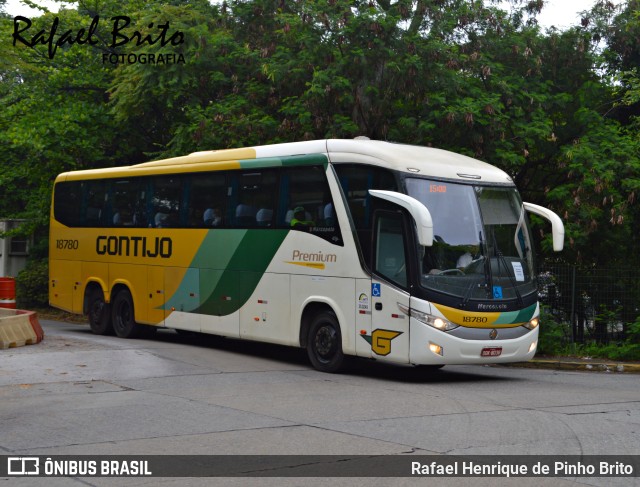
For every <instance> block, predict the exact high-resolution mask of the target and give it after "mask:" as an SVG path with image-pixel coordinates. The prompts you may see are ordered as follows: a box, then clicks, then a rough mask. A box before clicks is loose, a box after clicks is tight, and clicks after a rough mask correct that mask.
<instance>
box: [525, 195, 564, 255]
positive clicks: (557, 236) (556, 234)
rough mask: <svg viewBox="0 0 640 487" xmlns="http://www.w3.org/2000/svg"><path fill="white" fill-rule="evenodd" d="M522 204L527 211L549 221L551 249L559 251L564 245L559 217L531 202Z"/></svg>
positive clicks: (562, 229)
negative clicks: (551, 238)
mask: <svg viewBox="0 0 640 487" xmlns="http://www.w3.org/2000/svg"><path fill="white" fill-rule="evenodd" d="M523 205H524V209H525V210H527V211H528V212H529V213H534V214H536V215H538V216H541V217H542V218H544V219H545V220H549V221H550V222H551V234H552V236H553V250H554V251H556V252H560V251H561V250H562V248H563V247H564V224H563V223H562V220H561V219H560V217H559V216H558V215H556V214H555V213H554V212H553V211H551V210H549V209H547V208H545V207H544V206H538V205H534V204H533V203H523Z"/></svg>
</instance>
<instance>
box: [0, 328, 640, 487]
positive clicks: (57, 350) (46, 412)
mask: <svg viewBox="0 0 640 487" xmlns="http://www.w3.org/2000/svg"><path fill="white" fill-rule="evenodd" d="M41 324H42V326H43V329H44V330H45V340H44V341H43V342H42V343H40V344H38V345H32V346H26V347H20V348H15V349H8V350H0V453H1V454H3V455H143V454H144V455H168V454H181V455H214V454H224V455H231V454H237V455H267V454H268V455H275V454H278V455H280V454H281V455H297V454H307V455H324V454H327V455H328V454H332V455H353V454H367V455H391V454H407V453H414V454H421V455H431V454H449V455H451V454H456V455H507V454H509V455H604V454H606V455H637V454H638V452H640V392H639V387H638V386H639V384H640V382H639V381H640V378H639V376H638V375H634V374H607V373H600V372H595V373H594V372H592V373H585V372H570V371H553V370H539V369H522V368H509V367H497V366H447V367H445V368H444V369H442V370H441V371H436V372H430V371H425V370H422V369H414V368H408V367H394V366H388V365H380V364H376V363H373V362H366V361H354V362H353V363H351V364H350V367H349V369H348V370H347V372H346V373H343V374H340V375H330V374H323V373H320V372H317V371H315V370H314V369H312V368H311V366H310V365H309V363H308V362H307V358H306V355H305V354H304V352H303V351H300V350H296V349H291V348H285V347H279V346H274V345H266V344H259V343H249V342H242V341H237V340H226V339H219V338H215V337H206V336H200V337H198V338H192V337H184V336H180V335H177V334H176V333H174V332H172V331H169V330H162V331H160V332H158V333H157V334H156V335H155V336H154V337H152V338H150V339H140V340H123V339H118V338H115V337H98V336H94V335H92V334H91V333H90V331H89V328H88V326H86V325H74V324H68V323H57V322H53V321H44V320H41ZM634 480H635V481H636V482H635V485H640V484H638V482H637V480H638V479H637V478H636V479H628V478H627V479H621V478H579V479H574V478H571V477H569V478H567V479H559V478H550V479H541V478H525V479H523V478H521V479H511V480H509V479H495V478H476V479H460V478H457V479H429V480H427V479H421V480H419V479H411V478H398V479H389V478H386V479H375V478H363V479H356V478H348V479H339V480H336V481H332V482H331V484H332V485H333V484H340V485H418V484H421V485H424V484H425V482H428V483H429V485H474V486H484V485H532V486H533V485H536V486H538V485H549V486H552V485H553V486H557V485H561V486H562V485H602V486H610V485H614V486H617V485H620V486H628V485H634ZM327 482H328V479H299V478H298V479H296V478H293V479H291V478H289V479H278V478H275V479H273V478H272V479H266V478H241V479H220V478H213V479H211V478H209V479H197V478H191V479H184V478H182V479H175V478H174V479H171V478H164V479H158V478H152V479H150V478H137V479H114V478H91V479H80V478H78V479H72V478H55V479H15V478H11V479H5V480H4V481H3V480H2V479H0V485H47V486H58V485H159V484H160V485H223V484H224V485H238V486H240V485H265V484H266V485H274V486H275V485H328V484H327ZM514 482H515V483H514Z"/></svg>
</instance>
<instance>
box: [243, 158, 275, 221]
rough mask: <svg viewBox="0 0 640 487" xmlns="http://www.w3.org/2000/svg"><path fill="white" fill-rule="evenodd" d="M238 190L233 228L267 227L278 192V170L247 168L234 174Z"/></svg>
mask: <svg viewBox="0 0 640 487" xmlns="http://www.w3.org/2000/svg"><path fill="white" fill-rule="evenodd" d="M236 181H237V183H238V191H237V194H236V195H235V198H232V201H234V203H235V205H236V206H235V210H234V212H233V215H232V217H233V222H232V223H233V226H234V227H235V228H269V227H271V226H273V225H272V219H273V208H274V207H275V200H276V196H277V193H278V171H277V170H275V169H248V170H246V171H242V172H239V173H237V174H236Z"/></svg>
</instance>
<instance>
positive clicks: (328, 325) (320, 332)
mask: <svg viewBox="0 0 640 487" xmlns="http://www.w3.org/2000/svg"><path fill="white" fill-rule="evenodd" d="M307 354H308V355H309V360H310V361H311V364H312V365H313V366H314V367H315V368H316V369H317V370H319V371H321V372H338V371H339V370H340V369H341V368H342V367H343V365H344V354H343V352H342V335H341V334H340V325H339V324H338V320H337V318H336V316H335V315H334V314H333V313H332V312H329V311H325V312H322V313H320V314H319V315H318V316H316V317H315V318H314V319H313V321H312V322H311V326H310V327H309V335H308V337H307Z"/></svg>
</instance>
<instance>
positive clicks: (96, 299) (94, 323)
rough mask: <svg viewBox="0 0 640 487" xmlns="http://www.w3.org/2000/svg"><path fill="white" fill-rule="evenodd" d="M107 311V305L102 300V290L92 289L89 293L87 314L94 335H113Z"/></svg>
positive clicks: (109, 314)
mask: <svg viewBox="0 0 640 487" xmlns="http://www.w3.org/2000/svg"><path fill="white" fill-rule="evenodd" d="M109 311H110V310H109V305H108V304H107V303H105V302H104V293H103V292H102V290H100V289H93V290H92V291H91V292H90V294H89V300H88V303H87V312H88V313H87V314H88V317H89V326H90V327H91V331H92V332H93V333H94V334H95V335H113V325H112V323H111V313H110V312H109Z"/></svg>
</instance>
